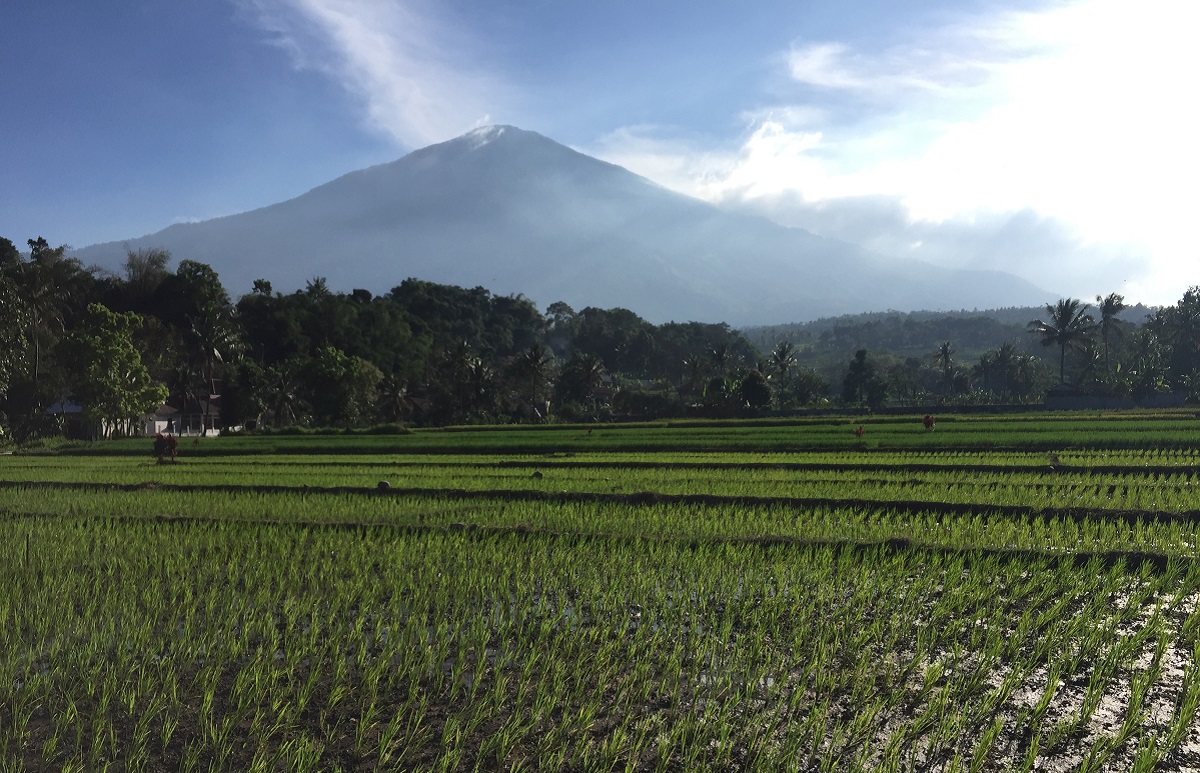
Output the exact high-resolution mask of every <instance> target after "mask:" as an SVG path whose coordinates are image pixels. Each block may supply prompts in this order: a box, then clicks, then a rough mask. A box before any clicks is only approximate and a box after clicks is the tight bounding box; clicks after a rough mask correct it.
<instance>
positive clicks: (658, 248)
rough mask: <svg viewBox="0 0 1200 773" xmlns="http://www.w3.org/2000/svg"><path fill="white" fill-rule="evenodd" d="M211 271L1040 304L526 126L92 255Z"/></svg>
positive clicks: (342, 279) (791, 311)
mask: <svg viewBox="0 0 1200 773" xmlns="http://www.w3.org/2000/svg"><path fill="white" fill-rule="evenodd" d="M149 247H162V248H166V249H168V250H170V251H171V254H172V255H173V256H174V257H175V259H176V260H183V259H192V260H199V261H202V262H205V263H208V264H210V265H211V266H212V267H213V268H214V269H216V271H217V272H218V273H219V274H220V276H221V279H222V281H223V282H224V284H225V286H226V287H227V288H228V289H229V290H230V292H231V293H232V294H233V295H235V296H236V295H239V294H241V293H244V292H247V291H249V289H250V286H251V284H252V282H253V280H255V279H260V278H261V279H267V280H270V281H271V282H272V284H273V286H274V287H275V289H277V290H281V291H285V292H290V291H292V290H293V289H296V288H297V287H302V286H303V285H304V283H305V282H306V281H307V280H310V279H312V278H314V277H318V276H321V277H325V278H326V280H327V282H328V285H329V286H330V288H332V289H335V290H350V289H353V288H359V287H361V288H367V289H369V290H371V291H372V292H386V291H387V290H388V289H390V288H391V287H394V286H395V285H397V284H399V283H400V282H401V281H403V280H404V279H406V278H408V277H417V278H419V279H425V280H429V281H433V282H439V283H444V284H456V285H462V286H466V287H474V286H478V285H482V286H484V287H486V288H487V289H489V290H491V291H492V292H493V293H498V294H515V293H523V294H524V295H526V296H527V297H529V298H531V299H533V300H534V301H535V302H537V304H538V305H539V306H541V307H543V308H544V307H545V306H546V305H548V304H550V303H553V302H554V301H559V300H561V301H565V302H567V303H568V304H570V305H571V306H573V307H575V308H576V309H579V308H583V307H585V306H600V307H605V308H608V307H615V306H622V307H625V308H629V309H631V310H633V311H635V312H637V313H638V314H640V315H641V316H643V317H645V318H646V319H648V320H650V321H652V322H665V321H669V320H676V321H686V320H699V321H705V322H717V321H725V322H729V323H731V324H735V325H744V324H771V323H783V322H796V321H804V320H809V319H814V318H817V317H822V316H830V315H835V314H844V313H855V312H864V311H874V310H885V309H897V310H916V309H960V308H997V307H1003V306H1016V305H1041V304H1043V303H1045V302H1047V301H1049V300H1053V298H1054V297H1055V296H1054V295H1053V294H1052V293H1047V292H1045V291H1043V290H1040V289H1038V288H1036V287H1034V286H1033V285H1031V284H1030V283H1028V282H1026V281H1024V280H1022V279H1019V278H1017V277H1016V276H1013V275H1011V274H1007V273H1003V272H998V271H964V270H951V269H946V268H937V267H934V266H932V265H929V264H925V263H921V262H918V261H912V260H907V259H901V258H895V257H883V256H878V255H873V254H870V253H868V252H867V251H865V250H863V249H861V248H859V247H856V246H854V245H852V244H848V243H845V242H840V241H836V240H832V239H825V238H822V237H819V236H816V235H814V234H812V233H810V232H808V231H804V230H801V229H797V228H785V227H783V226H780V225H777V224H775V223H773V222H771V221H769V220H767V219H765V218H761V217H756V216H752V215H744V214H735V213H730V212H727V211H724V210H722V209H720V208H718V207H716V206H714V205H711V204H708V203H706V202H702V201H700V200H698V199H693V198H690V197H688V196H684V195H682V194H679V193H675V192H672V191H669V190H667V189H665V188H663V187H661V186H659V185H657V184H655V183H653V182H651V181H650V180H647V179H646V178H644V177H640V176H638V175H635V174H633V173H631V172H629V171H627V170H625V169H623V168H621V167H618V166H614V165H612V164H608V163H605V162H603V161H599V160H596V159H594V158H591V157H589V156H586V155H583V154H581V153H578V152H576V151H574V150H571V149H570V148H567V147H565V146H563V145H560V144H558V143H556V142H554V141H552V140H549V139H547V138H545V137H543V136H541V135H539V134H536V133H534V132H530V131H524V130H521V129H517V128H514V127H511V126H493V127H487V128H483V129H477V130H475V131H472V132H470V133H468V134H466V135H463V136H461V137H458V138H456V139H453V140H450V141H448V142H443V143H440V144H437V145H432V146H430V147H427V148H424V149H421V150H418V151H415V152H413V153H410V154H408V155H406V156H404V157H403V158H401V159H399V160H397V161H394V162H392V163H388V164H382V165H379V166H374V167H370V168H368V169H363V170H360V171H357V172H351V173H350V174H347V175H344V176H342V177H339V178H338V179H336V180H333V181H332V182H329V183H326V184H325V185H322V186H319V187H317V188H314V189H313V190H311V191H309V192H308V193H305V194H303V195H301V196H298V197H296V198H294V199H291V200H289V201H285V202H282V203H279V204H274V205H272V206H268V207H263V208H261V209H256V210H253V211H250V212H244V213H241V214H237V215H231V216H228V217H221V218H215V219H213V220H206V221H203V222H198V223H180V224H176V225H172V226H170V227H168V228H165V229H163V230H162V231H159V232H157V233H154V234H150V235H148V236H143V237H140V238H134V239H129V240H126V241H121V242H108V243H105V244H97V245H92V246H90V247H86V248H83V249H80V250H76V251H75V254H76V255H77V256H78V257H80V258H81V259H83V260H84V261H85V262H87V263H94V264H98V265H101V266H103V267H106V268H109V269H112V270H119V268H120V266H121V265H122V263H123V261H124V259H125V255H126V251H127V250H128V249H140V248H149Z"/></svg>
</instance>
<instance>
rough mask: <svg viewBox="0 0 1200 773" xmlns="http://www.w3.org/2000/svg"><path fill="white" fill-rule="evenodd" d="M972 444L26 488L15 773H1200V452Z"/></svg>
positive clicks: (192, 473) (478, 453)
mask: <svg viewBox="0 0 1200 773" xmlns="http://www.w3.org/2000/svg"><path fill="white" fill-rule="evenodd" d="M951 419H952V420H950V419H939V421H938V424H937V428H936V430H935V431H933V432H927V431H925V430H924V429H923V427H922V426H921V423H920V417H888V418H886V419H870V420H868V419H855V420H848V419H836V418H822V419H820V420H807V421H781V422H749V423H738V422H721V423H700V422H697V423H682V424H675V425H671V426H665V425H664V426H645V425H643V426H611V427H610V426H598V427H594V428H587V427H539V428H532V429H531V428H480V429H474V430H473V429H467V428H463V429H459V430H456V431H430V432H422V431H417V432H413V433H412V434H408V435H398V436H348V435H329V436H292V437H283V436H259V437H246V438H219V439H212V438H209V439H205V440H204V442H203V445H202V446H200V447H189V446H188V444H186V443H185V444H184V445H183V446H182V454H181V456H180V459H179V461H178V462H177V463H175V464H157V463H156V462H155V461H154V460H153V459H152V458H151V456H150V441H147V440H142V441H136V442H135V441H123V442H118V443H111V444H96V445H93V446H88V447H86V448H82V449H78V450H77V451H70V450H67V451H63V452H60V453H58V454H53V455H49V454H48V455H21V454H15V455H11V456H0V582H2V583H3V584H2V585H0V638H2V639H3V640H2V641H0V756H2V758H3V764H2V765H0V768H3V769H5V770H31V771H32V770H103V769H111V770H149V771H160V770H161V771H166V770H172V771H173V770H206V771H207V770H262V771H267V770H270V771H274V770H312V771H328V770H342V771H351V770H377V769H378V770H589V771H590V770H639V771H640V770H647V771H651V770H664V771H676V770H679V771H682V770H701V769H703V770H730V771H732V770H795V771H810V770H839V771H840V770H893V771H901V770H944V771H1001V770H1004V771H1007V770H1035V769H1036V770H1146V771H1149V770H1191V769H1195V768H1197V767H1198V766H1200V718H1198V717H1197V707H1198V706H1200V607H1198V602H1200V562H1198V561H1197V560H1196V555H1197V554H1196V545H1197V539H1198V534H1197V532H1198V530H1200V478H1197V477H1196V465H1197V460H1198V458H1200V456H1198V451H1197V447H1196V443H1195V442H1194V439H1195V438H1196V437H1197V436H1198V433H1200V420H1197V418H1196V417H1195V416H1194V415H1193V414H1191V413H1179V414H1128V415H1126V414H1116V415H1111V416H1096V415H1090V416H1086V417H1084V416H1080V415H1077V414H1076V415H1070V416H1063V417H1060V416H1049V415H1047V416H1027V417H1007V416H1006V417H994V416H979V417H969V416H961V417H951ZM859 424H863V425H865V429H866V431H865V433H864V434H863V435H862V437H857V436H855V435H854V434H853V432H852V430H853V429H854V428H855V427H856V426H858V425H859Z"/></svg>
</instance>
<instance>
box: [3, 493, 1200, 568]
mask: <svg viewBox="0 0 1200 773" xmlns="http://www.w3.org/2000/svg"><path fill="white" fill-rule="evenodd" d="M653 502H654V498H653V497H652V496H648V497H646V498H645V499H644V500H639V501H636V502H635V501H632V500H629V501H596V502H588V501H506V500H503V499H490V498H465V499H464V498H460V497H455V496H419V497H379V496H374V495H365V494H354V493H338V494H311V493H308V494H306V493H303V492H283V493H279V492H269V493H264V492H253V491H212V492H198V493H190V492H181V491H171V490H156V489H148V490H139V491H126V490H116V491H97V492H90V493H88V494H86V495H83V494H80V493H79V492H77V491H67V490H61V489H36V488H35V489H0V509H4V510H7V511H9V512H12V513H62V514H64V515H66V516H67V517H76V518H78V517H91V516H114V517H122V518H148V517H149V518H155V517H163V516H166V517H187V518H207V519H220V520H225V519H227V520H232V521H238V520H251V521H282V522H288V521H295V522H310V523H331V524H337V523H350V524H372V523H375V524H386V525H392V526H407V527H419V528H429V527H435V528H467V527H471V528H474V527H478V526H482V527H488V528H502V529H517V530H523V531H529V530H532V531H546V532H555V533H571V534H582V535H587V534H611V535H623V536H626V537H630V538H652V539H656V540H705V541H720V540H749V541H762V540H771V539H791V540H806V541H828V542H878V541H883V540H890V539H905V540H909V541H911V542H912V543H913V544H918V545H926V546H937V547H944V548H953V549H964V550H974V549H1000V550H1031V551H1045V552H1055V553H1059V552H1061V553H1066V552H1113V551H1129V552H1143V553H1156V554H1161V555H1190V554H1192V553H1193V552H1194V550H1195V546H1196V544H1197V534H1196V532H1197V524H1196V523H1194V522H1193V521H1192V520H1190V519H1182V518H1181V519H1178V520H1166V521H1164V520H1158V519H1156V520H1140V519H1133V520H1130V519H1127V518H1121V519H1108V518H1105V517H1103V515H1101V516H1097V517H1087V518H1079V519H1077V518H1065V517H1038V516H1033V517H1028V516H1021V515H1007V514H1003V513H989V512H988V511H987V510H986V509H982V510H981V511H980V512H978V513H975V514H960V515H945V514H941V513H929V512H922V511H910V510H905V509H899V508H895V507H888V506H886V505H880V506H879V507H876V508H865V507H830V506H821V507H805V508H802V509H793V508H790V507H786V506H782V505H754V506H750V505H737V504H723V503H717V504H714V505H700V504H672V503H663V504H653Z"/></svg>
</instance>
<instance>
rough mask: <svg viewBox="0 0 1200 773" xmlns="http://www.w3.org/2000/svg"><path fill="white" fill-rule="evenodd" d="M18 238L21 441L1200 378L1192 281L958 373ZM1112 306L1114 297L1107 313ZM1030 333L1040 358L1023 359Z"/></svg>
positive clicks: (13, 308) (914, 358) (898, 359)
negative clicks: (1177, 293)
mask: <svg viewBox="0 0 1200 773" xmlns="http://www.w3.org/2000/svg"><path fill="white" fill-rule="evenodd" d="M27 246H28V251H27V252H23V251H21V250H19V249H18V248H17V247H16V245H14V244H13V242H11V241H9V240H8V239H3V238H0V338H2V339H3V340H2V341H0V352H2V353H0V411H2V416H0V423H2V427H3V430H4V432H5V434H7V435H10V436H11V437H13V438H16V439H18V440H24V439H27V438H32V437H38V436H45V435H53V434H56V433H60V432H61V431H62V429H63V416H62V414H61V412H56V411H55V410H53V409H52V408H53V406H55V405H56V404H57V405H61V404H62V402H63V400H64V398H66V397H69V398H70V399H71V400H72V402H73V403H74V404H77V405H79V406H81V408H82V412H83V420H84V422H85V424H86V426H87V427H88V431H89V432H90V434H93V435H105V434H113V433H117V434H119V433H122V432H130V431H132V430H133V428H134V426H135V420H136V418H137V417H138V416H139V415H140V414H144V413H147V412H152V411H154V410H155V408H156V407H158V406H160V405H162V404H164V403H167V404H170V405H172V406H174V407H175V408H176V409H178V410H180V411H183V412H185V413H187V412H191V413H203V414H208V413H209V412H211V413H212V414H213V418H214V421H217V422H219V423H220V424H221V425H222V426H231V427H232V426H245V427H272V428H286V427H305V426H309V427H346V428H350V427H366V426H371V425H387V424H404V425H447V424H461V423H484V422H487V423H503V422H537V421H550V420H555V421H600V420H611V419H615V418H653V417H671V416H683V415H702V416H736V415H744V414H747V413H752V412H761V411H766V410H776V411H790V410H796V409H800V408H803V407H805V406H812V405H829V404H846V405H867V406H873V407H879V406H882V405H885V404H889V403H902V404H913V405H917V404H928V403H930V402H931V401H943V402H946V401H954V402H971V401H985V402H986V401H995V402H1004V401H1032V400H1035V399H1039V398H1040V394H1041V392H1042V391H1044V390H1045V389H1047V388H1050V387H1052V386H1054V381H1055V379H1054V378H1053V375H1054V370H1055V369H1057V371H1058V376H1059V379H1058V380H1059V381H1062V382H1064V383H1065V382H1068V381H1069V382H1070V383H1072V384H1073V385H1075V386H1076V387H1078V388H1082V389H1093V390H1096V389H1103V390H1108V391H1110V392H1112V393H1126V394H1134V393H1144V392H1153V391H1163V390H1170V389H1186V390H1189V391H1192V390H1194V389H1195V388H1196V387H1198V386H1200V379H1198V378H1197V377H1196V368H1197V366H1200V354H1198V353H1200V345H1198V344H1200V289H1197V288H1193V289H1192V290H1190V291H1189V292H1188V293H1187V294H1186V295H1185V297H1184V299H1183V300H1181V301H1180V303H1179V304H1177V305H1176V306H1175V307H1169V308H1165V309H1159V310H1157V311H1156V312H1155V314H1154V315H1152V316H1151V317H1150V318H1149V319H1147V320H1146V322H1145V323H1144V324H1140V325H1139V324H1133V323H1129V322H1126V321H1121V320H1119V319H1118V318H1117V316H1116V315H1117V314H1119V312H1120V309H1116V310H1115V311H1114V308H1116V307H1114V306H1113V305H1112V304H1111V303H1109V305H1108V306H1105V305H1104V303H1101V305H1100V307H1099V315H1100V318H1099V320H1096V319H1095V318H1093V316H1092V315H1091V314H1089V313H1088V311H1089V309H1088V308H1087V306H1086V304H1082V303H1081V302H1078V301H1063V302H1060V304H1059V306H1055V305H1051V306H1049V307H1047V312H1048V314H1047V315H1046V319H1045V321H1038V323H1037V325H1035V324H1034V323H1030V324H1029V326H1028V331H1029V332H1028V333H1025V334H1023V340H1021V338H1020V337H1017V338H1014V339H1013V340H1012V341H1005V342H1004V343H1002V344H1000V345H999V346H997V347H995V348H994V349H991V350H988V351H986V352H984V353H982V354H981V355H979V356H978V357H977V360H976V361H975V362H970V361H962V360H960V358H959V355H958V354H957V351H956V347H955V345H954V343H953V342H952V341H949V340H946V341H943V342H941V343H939V344H938V345H937V346H934V347H929V348H928V349H929V350H928V351H924V352H921V353H919V354H911V353H910V354H908V355H907V356H900V355H897V354H895V353H892V352H889V351H886V350H879V349H876V350H872V351H868V350H867V349H866V347H859V348H858V349H856V350H854V351H853V352H852V353H851V352H850V351H846V350H844V349H843V350H840V351H841V353H840V354H839V355H838V356H837V357H836V360H829V359H828V355H829V351H831V350H830V348H829V346H828V344H829V342H830V341H831V340H833V339H835V338H836V340H837V341H838V343H839V345H840V346H842V347H848V346H853V345H854V344H855V337H854V334H853V330H851V329H845V328H844V327H841V328H837V329H836V332H833V333H830V335H828V336H826V337H825V339H824V344H825V345H826V346H825V350H826V351H825V354H826V356H827V358H826V360H825V361H819V360H811V359H809V360H806V357H807V356H808V355H811V354H812V352H813V351H814V350H817V349H818V348H820V344H821V342H820V341H814V340H811V339H810V340H803V339H802V338H782V337H781V338H780V339H779V340H775V341H772V342H770V344H769V345H765V344H764V342H763V341H758V342H757V343H758V346H755V345H754V344H752V343H751V341H750V340H748V338H747V337H746V335H744V334H743V333H742V332H740V331H737V330H734V329H732V328H730V327H729V326H728V325H726V324H724V323H701V322H686V323H677V322H671V323H666V324H661V325H655V324H651V323H650V322H647V321H646V320H644V319H642V318H641V317H639V316H638V315H637V314H636V313H634V312H633V311H630V310H628V309H621V308H614V309H600V308H595V307H588V308H584V309H582V310H579V311H576V310H575V309H572V308H571V307H570V306H568V305H567V304H565V303H562V302H557V303H553V304H551V305H550V306H549V307H547V308H546V309H545V310H544V311H540V310H539V309H538V308H537V307H536V306H535V305H534V304H533V302H532V301H530V300H529V299H527V298H524V297H523V296H520V295H517V296H498V295H493V294H492V293H490V292H489V291H488V290H486V289H484V288H482V287H476V288H470V289H468V288H462V287H454V286H449V285H440V284H435V283H432V282H426V281H421V280H417V279H408V280H405V281H404V282H402V283H401V284H400V285H398V286H396V287H393V288H392V289H391V290H389V291H388V292H386V293H383V294H380V295H375V294H373V293H372V292H370V291H368V290H362V289H359V290H354V291H352V292H350V293H342V292H334V291H332V290H330V289H329V287H328V285H327V283H326V280H324V279H322V278H313V279H311V280H310V281H308V282H307V283H306V286H305V287H304V288H303V289H300V290H296V291H295V292H291V293H286V294H285V293H280V292H275V291H274V290H273V288H272V287H271V285H270V283H269V282H267V281H265V280H258V281H256V282H255V283H254V285H253V289H252V291H251V292H250V293H247V294H246V295H244V296H242V297H241V298H239V299H237V300H236V301H234V300H233V299H232V298H231V297H230V296H229V294H228V292H227V291H226V290H225V288H224V287H223V286H222V284H221V281H220V278H219V277H218V275H217V273H216V272H215V271H214V270H213V269H212V268H211V267H210V266H208V265H206V264H204V263H201V262H198V261H194V260H183V261H180V262H179V263H178V265H177V266H175V267H174V268H172V266H171V263H172V257H171V255H170V254H169V253H167V252H166V251H164V250H156V249H144V250H137V251H130V252H128V254H127V257H126V260H125V263H124V265H123V266H122V268H121V270H120V271H118V272H109V271H105V270H102V269H98V268H94V267H85V266H83V265H82V264H81V263H80V262H79V261H78V260H77V259H75V258H72V257H70V256H69V254H68V248H67V247H65V246H59V247H52V246H51V245H50V244H49V243H48V242H47V241H46V240H45V239H44V238H41V237H39V238H37V239H30V240H28V242H27ZM1114 297H1115V298H1116V299H1118V305H1120V304H1123V301H1122V300H1119V299H1120V297H1119V296H1110V297H1109V299H1107V301H1106V302H1109V301H1112V300H1113V299H1114ZM1101 300H1105V299H1101ZM1064 303H1066V304H1068V305H1067V306H1063V304H1064ZM1070 304H1074V305H1070ZM974 324H975V325H976V326H977V327H980V329H986V330H987V331H988V333H989V334H991V335H994V334H995V330H994V326H993V325H989V324H987V323H981V322H975V323H974ZM875 328H878V324H875ZM877 332H878V331H876V333H877ZM906 335H910V334H906ZM910 337H911V335H910ZM1037 341H1041V342H1044V343H1047V350H1046V352H1040V353H1039V352H1033V351H1030V350H1029V345H1030V343H1031V342H1034V343H1036V342H1037ZM917 345H919V344H917ZM1051 349H1053V350H1054V351H1053V352H1051V351H1050V350H1051ZM1048 354H1049V355H1055V356H1046V355H1048ZM1054 366H1057V368H1055V367H1054Z"/></svg>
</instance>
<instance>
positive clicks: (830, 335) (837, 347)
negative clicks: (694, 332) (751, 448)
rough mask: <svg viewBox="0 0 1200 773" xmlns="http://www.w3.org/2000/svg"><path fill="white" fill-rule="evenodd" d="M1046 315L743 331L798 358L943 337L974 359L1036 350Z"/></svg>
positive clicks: (884, 316) (886, 318) (845, 318)
mask: <svg viewBox="0 0 1200 773" xmlns="http://www.w3.org/2000/svg"><path fill="white" fill-rule="evenodd" d="M1092 312H1093V313H1095V309H1094V308H1093V309H1092ZM1153 313H1154V309H1152V308H1150V307H1148V306H1143V305H1141V304H1137V305H1135V306H1131V307H1130V308H1128V309H1126V310H1125V311H1124V312H1122V313H1121V315H1120V318H1121V319H1122V320H1124V321H1126V322H1131V323H1134V324H1138V325H1140V324H1142V323H1143V322H1145V320H1146V317H1147V316H1148V315H1150V314H1153ZM1046 316H1047V315H1046V307H1045V304H1042V305H1041V306H1012V307H1008V308H1003V309H987V310H982V311H981V310H979V309H973V310H969V311H968V310H959V311H950V312H936V311H914V312H898V311H885V312H868V313H863V314H845V315H841V316H838V317H826V318H822V319H817V320H812V321H810V322H802V323H791V324H783V325H762V326H754V327H746V328H744V329H742V331H741V332H742V334H743V335H745V336H746V339H747V340H748V341H750V342H751V343H752V344H754V345H755V346H756V347H757V348H758V349H759V350H760V351H762V352H769V351H770V350H771V349H773V348H774V347H775V346H776V345H777V344H779V343H780V342H781V341H790V342H792V343H793V344H794V345H795V347H796V353H797V358H798V360H799V361H800V362H801V363H809V362H816V361H819V360H821V359H823V358H824V357H827V356H833V357H836V358H844V357H845V356H846V355H847V354H849V353H852V352H854V351H856V350H858V349H868V350H874V351H881V350H887V351H889V352H892V353H893V354H896V355H897V356H900V357H908V356H921V355H924V354H929V353H932V352H933V351H935V350H936V349H937V347H938V346H939V345H940V344H941V343H942V342H943V341H950V342H951V343H952V344H953V345H954V349H955V351H956V352H957V353H958V354H959V356H960V358H965V359H977V358H978V357H979V355H981V354H983V353H984V352H986V351H990V350H994V349H997V348H999V347H1000V346H1002V345H1003V344H1005V343H1011V344H1014V345H1015V346H1016V347H1017V348H1018V349H1019V350H1023V351H1030V352H1035V353H1037V352H1038V351H1039V350H1040V349H1041V348H1042V347H1041V345H1040V343H1039V342H1038V340H1037V338H1036V337H1035V336H1033V335H1031V334H1030V333H1028V332H1027V330H1026V326H1027V325H1028V323H1029V322H1030V321H1031V320H1034V319H1046Z"/></svg>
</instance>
